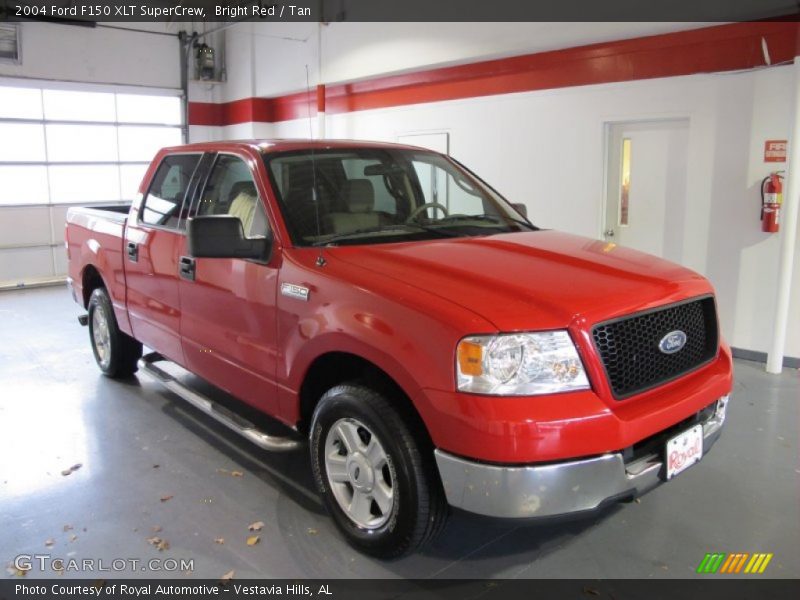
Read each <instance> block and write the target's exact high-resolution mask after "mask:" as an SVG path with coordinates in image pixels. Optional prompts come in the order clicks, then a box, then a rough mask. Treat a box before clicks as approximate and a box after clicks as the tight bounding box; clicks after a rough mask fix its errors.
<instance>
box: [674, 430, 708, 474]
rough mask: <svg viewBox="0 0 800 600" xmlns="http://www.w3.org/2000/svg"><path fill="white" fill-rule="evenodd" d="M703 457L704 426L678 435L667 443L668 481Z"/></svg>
mask: <svg viewBox="0 0 800 600" xmlns="http://www.w3.org/2000/svg"><path fill="white" fill-rule="evenodd" d="M702 457H703V426H702V425H695V426H694V427H692V428H691V429H688V430H686V431H684V432H683V433H681V434H679V435H676V436H675V437H674V438H672V439H670V440H669V441H668V442H667V479H672V478H673V477H675V475H677V474H678V473H682V472H683V471H685V470H686V469H688V468H689V467H691V466H692V465H693V464H694V463H696V462H698V461H699V460H700V459H701V458H702Z"/></svg>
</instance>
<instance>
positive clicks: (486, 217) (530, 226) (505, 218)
mask: <svg viewBox="0 0 800 600" xmlns="http://www.w3.org/2000/svg"><path fill="white" fill-rule="evenodd" d="M441 221H492V222H494V223H497V224H502V223H503V222H504V221H511V222H512V223H517V224H518V225H523V226H524V227H527V228H528V229H531V230H533V231H537V230H538V229H539V228H538V227H536V225H534V224H533V223H529V222H528V221H523V220H522V219H515V218H514V217H508V216H499V215H489V214H482V215H453V216H448V217H444V218H443V219H440V222H441Z"/></svg>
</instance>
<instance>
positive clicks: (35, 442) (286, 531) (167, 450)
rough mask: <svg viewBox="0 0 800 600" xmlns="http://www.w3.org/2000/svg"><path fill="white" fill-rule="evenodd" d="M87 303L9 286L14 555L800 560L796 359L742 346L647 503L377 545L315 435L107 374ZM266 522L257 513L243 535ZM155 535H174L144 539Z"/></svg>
mask: <svg viewBox="0 0 800 600" xmlns="http://www.w3.org/2000/svg"><path fill="white" fill-rule="evenodd" d="M78 313H79V309H78V307H77V306H76V305H74V304H73V303H72V301H71V299H70V298H69V296H68V294H67V292H66V290H65V289H64V288H47V289H38V290H26V291H12V292H2V293H0V322H2V325H1V326H0V331H2V344H0V532H2V534H0V561H2V562H3V564H8V563H10V562H11V561H12V560H13V559H14V557H15V556H17V555H19V554H50V555H52V556H54V557H61V558H66V559H69V558H76V559H84V558H93V559H100V558H102V559H104V560H105V561H109V562H110V560H111V558H124V559H128V558H139V559H142V560H147V559H150V558H162V559H163V558H176V559H181V558H184V559H194V571H193V572H192V573H183V572H179V573H178V575H179V576H180V577H186V578H189V577H205V578H213V579H218V578H219V577H221V576H222V575H223V574H225V573H227V572H228V571H230V570H231V569H234V570H235V571H236V578H237V579H238V578H245V577H281V578H306V577H316V578H332V577H353V578H364V577H419V578H428V577H439V578H460V577H472V578H474V577H507V578H516V577H522V578H536V577H569V578H626V577H637V578H647V577H657V578H662V577H692V576H695V575H694V570H695V568H696V567H697V565H698V563H699V562H700V560H701V559H702V558H703V556H704V555H705V553H706V552H773V553H774V554H775V557H774V559H773V561H772V563H771V564H770V566H769V568H768V569H767V571H766V573H765V575H764V576H765V577H798V576H800V552H798V550H800V519H798V506H799V503H798V497H799V494H800V492H798V480H800V467H799V466H798V435H797V433H798V398H799V397H800V393H798V392H800V381H799V380H798V373H797V371H788V372H785V373H784V374H783V375H781V376H778V377H775V376H768V375H766V374H765V373H764V369H763V366H762V365H759V364H756V363H749V362H744V361H739V362H737V364H736V388H735V390H734V399H733V403H732V405H731V407H730V409H729V419H728V424H727V431H726V432H725V433H724V434H723V436H722V439H721V440H720V441H719V442H718V443H717V445H716V446H715V448H714V449H713V450H712V451H711V452H710V453H709V455H708V456H707V457H706V458H705V459H704V460H703V461H702V463H701V464H700V465H698V466H696V467H693V468H692V469H690V470H688V471H687V472H686V473H684V474H682V475H680V476H679V477H678V478H676V479H675V480H673V481H672V482H671V483H670V484H669V485H664V486H661V487H659V488H657V489H656V490H654V491H653V492H651V493H650V494H648V495H647V496H645V497H644V498H642V499H641V502H639V503H631V504H626V505H619V506H617V507H614V508H612V509H610V510H609V511H607V512H606V513H604V514H603V515H602V516H600V517H598V518H595V519H592V520H583V521H579V522H573V523H570V524H562V525H547V526H545V525H538V526H524V527H519V526H516V525H514V524H510V523H497V522H488V521H485V520H481V519H478V518H474V517H468V516H465V515H457V516H455V517H454V518H452V519H451V521H450V524H449V526H448V528H447V529H446V531H445V533H444V535H443V536H442V537H441V538H440V539H439V540H438V541H437V542H436V543H435V544H434V545H433V546H432V547H430V548H428V549H427V550H425V551H424V552H422V553H420V554H417V555H414V556H411V557H408V558H405V559H402V560H398V561H394V562H381V561H376V560H372V559H370V558H367V557H364V556H362V555H360V554H358V553H357V552H355V551H353V550H352V549H350V547H349V546H347V545H346V544H345V543H344V542H343V541H342V539H341V538H340V536H339V535H338V533H337V532H336V530H335V528H334V526H333V523H332V522H331V520H330V519H329V518H328V517H327V516H326V515H325V513H324V511H323V509H322V507H321V505H320V503H319V502H318V501H317V499H316V496H315V494H314V493H313V491H312V490H313V488H312V485H311V479H310V475H309V468H308V463H307V461H306V456H305V453H304V452H300V453H296V454H293V455H270V454H268V453H265V452H262V451H260V450H258V449H256V448H255V447H254V446H251V445H250V444H248V443H247V442H245V441H243V440H241V439H240V438H239V437H238V436H237V435H236V434H234V433H231V432H229V431H227V430H225V429H223V428H221V427H219V426H217V425H216V424H215V423H214V422H213V421H212V420H210V419H209V418H208V417H206V416H204V415H202V414H200V413H198V412H197V411H195V410H194V409H192V408H190V407H188V406H186V405H185V404H184V403H183V402H182V401H181V400H180V399H177V398H175V397H174V396H172V395H171V394H169V393H168V392H165V391H163V389H162V388H161V387H159V385H158V384H156V383H155V382H153V381H151V380H150V379H148V378H146V377H145V376H141V377H139V379H138V380H136V379H134V380H132V381H131V382H128V383H119V382H115V381H111V380H109V379H106V378H104V377H102V376H101V375H100V373H99V371H98V370H97V368H96V367H95V364H94V361H93V358H92V354H91V350H90V348H89V341H88V333H87V330H86V329H85V328H82V327H80V326H79V325H78V323H77V321H76V319H75V317H76V315H77V314H78ZM78 463H80V464H81V465H82V466H81V468H80V469H78V470H76V471H74V472H73V473H71V474H69V475H66V476H64V475H62V474H61V472H62V470H64V469H68V468H69V467H71V466H72V465H75V464H78ZM156 465H158V466H157V467H156ZM221 469H224V470H225V471H220V470H221ZM232 471H240V472H241V473H242V474H243V476H241V477H233V476H231V475H230V474H229V473H230V472H232ZM166 496H172V498H171V499H169V500H168V501H163V502H162V500H161V499H162V497H166ZM255 521H263V522H264V527H263V530H262V531H261V541H260V543H259V544H258V545H256V546H252V547H250V546H247V545H246V538H247V536H248V535H251V534H249V533H248V525H249V524H251V523H253V522H255ZM65 526H71V527H72V529H70V530H68V531H64V529H65ZM154 527H160V528H161V530H160V531H159V532H157V533H155V532H154V531H153V529H152V528H154ZM154 535H155V536H159V537H161V538H162V539H165V540H167V541H168V542H169V545H170V547H169V549H167V550H164V551H162V552H159V551H158V550H157V549H156V548H155V547H154V546H153V545H151V544H149V543H148V542H147V538H149V537H152V536H154ZM73 536H76V537H73ZM216 538H224V544H219V543H215V539H216ZM48 541H51V542H52V544H51V545H50V546H47V545H46V542H48ZM47 574H50V575H52V573H44V574H42V573H37V572H32V573H30V574H29V575H28V578H31V577H37V576H42V575H47ZM119 575H124V576H127V577H140V576H145V575H147V576H152V575H156V576H157V575H158V574H157V573H155V574H154V573H144V572H140V571H131V570H127V571H125V572H123V573H120V574H119ZM77 576H79V574H77V573H75V574H73V573H67V574H65V577H77ZM84 576H85V575H84ZM89 576H91V574H89ZM108 576H109V575H108V574H104V577H108ZM705 577H708V576H707V575H706V576H705Z"/></svg>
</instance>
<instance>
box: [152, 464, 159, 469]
mask: <svg viewBox="0 0 800 600" xmlns="http://www.w3.org/2000/svg"><path fill="white" fill-rule="evenodd" d="M160 466H161V465H153V468H154V469H157V468H159V467H160Z"/></svg>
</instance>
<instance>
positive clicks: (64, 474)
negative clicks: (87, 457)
mask: <svg viewBox="0 0 800 600" xmlns="http://www.w3.org/2000/svg"><path fill="white" fill-rule="evenodd" d="M82 466H83V465H82V464H81V463H78V464H75V465H72V466H71V467H70V468H69V469H64V470H63V471H61V474H62V475H63V476H64V477H66V476H67V475H70V474H71V473H74V472H75V471H77V470H78V469H80V468H81V467H82Z"/></svg>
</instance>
